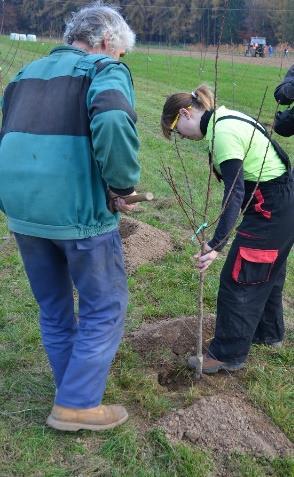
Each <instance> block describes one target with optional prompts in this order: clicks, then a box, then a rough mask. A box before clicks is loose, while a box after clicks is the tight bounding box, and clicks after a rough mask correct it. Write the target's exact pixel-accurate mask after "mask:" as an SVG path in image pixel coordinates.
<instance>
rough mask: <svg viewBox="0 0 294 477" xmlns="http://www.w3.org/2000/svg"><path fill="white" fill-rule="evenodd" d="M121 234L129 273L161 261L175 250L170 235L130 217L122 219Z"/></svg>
mask: <svg viewBox="0 0 294 477" xmlns="http://www.w3.org/2000/svg"><path fill="white" fill-rule="evenodd" d="M120 234H121V237H122V243H123V248H124V256H125V265H126V269H127V272H128V273H133V272H134V271H135V270H136V268H138V267H139V266H140V265H142V264H144V263H148V262H155V261H156V260H159V259H161V258H162V257H164V255H165V254H166V253H167V252H170V251H171V250H172V249H173V244H172V241H171V238H170V236H169V234H168V233H166V232H163V231H162V230H159V229H156V228H155V227H152V226H151V225H148V224H144V223H143V222H140V221H138V220H136V219H132V218H129V217H123V218H122V220H121V222H120Z"/></svg>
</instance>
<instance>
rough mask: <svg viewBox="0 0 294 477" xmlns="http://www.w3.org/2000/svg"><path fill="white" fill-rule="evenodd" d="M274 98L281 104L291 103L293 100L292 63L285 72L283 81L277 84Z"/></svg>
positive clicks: (293, 80) (293, 73) (293, 70)
mask: <svg viewBox="0 0 294 477" xmlns="http://www.w3.org/2000/svg"><path fill="white" fill-rule="evenodd" d="M274 95H275V99H276V101H278V102H279V103H281V104H291V103H292V102H293V101H294V65H292V66H291V68H290V69H289V71H288V73H287V74H286V76H285V78H284V81H283V83H281V84H280V85H279V86H277V88H276V90H275V92H274Z"/></svg>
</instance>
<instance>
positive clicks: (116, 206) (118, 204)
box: [108, 190, 137, 213]
mask: <svg viewBox="0 0 294 477" xmlns="http://www.w3.org/2000/svg"><path fill="white" fill-rule="evenodd" d="M108 194H109V203H108V207H109V210H110V212H112V213H113V212H125V213H126V212H132V210H134V209H135V208H136V207H137V204H126V201H125V199H126V198H127V197H130V196H131V195H137V192H136V191H134V192H132V193H131V194H129V195H125V196H124V197H121V196H119V195H117V194H115V193H114V192H112V191H111V190H109V191H108Z"/></svg>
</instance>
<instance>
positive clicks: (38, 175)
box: [0, 2, 140, 431]
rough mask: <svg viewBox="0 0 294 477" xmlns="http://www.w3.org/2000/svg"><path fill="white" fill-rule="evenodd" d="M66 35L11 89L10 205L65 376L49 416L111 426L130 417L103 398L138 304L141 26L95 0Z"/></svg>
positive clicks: (4, 171)
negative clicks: (135, 213)
mask: <svg viewBox="0 0 294 477" xmlns="http://www.w3.org/2000/svg"><path fill="white" fill-rule="evenodd" d="M64 39H65V45H63V46H59V47H57V48H54V49H53V50H52V51H51V53H50V54H49V55H48V56H46V57H44V58H41V59H39V60H37V61H34V62H32V63H31V64H29V65H28V66H26V67H24V68H23V69H22V70H21V71H20V72H19V73H18V74H17V76H16V77H15V79H14V80H13V81H12V82H11V83H10V84H9V85H8V87H7V88H6V90H5V93H4V102H3V122H2V129H1V136H0V137H1V143H0V207H1V209H2V211H3V212H4V213H5V214H6V216H7V219H8V227H9V229H10V230H11V231H12V232H14V234H15V237H16V241H17V244H18V247H19V249H20V252H21V255H22V259H23V262H24V266H25V270H26V273H27V275H28V278H29V281H30V284H31V288H32V291H33V293H34V296H35V298H36V300H37V302H38V304H39V307H40V326H41V334H42V339H43V344H44V347H45V349H46V352H47V355H48V358H49V362H50V365H51V368H52V370H53V374H54V379H55V383H56V397H55V404H54V406H53V409H52V411H51V414H50V416H49V417H48V419H47V424H48V425H49V426H51V427H54V428H55V429H59V430H63V431H77V430H79V429H90V430H93V431H99V430H104V429H111V428H113V427H115V426H118V425H120V424H122V423H123V422H125V421H126V420H127V418H128V413H127V411H126V409H125V408H124V407H123V406H120V405H103V404H101V401H102V398H103V394H104V390H105V386H106V381H107V377H108V374H109V370H110V366H111V363H112V360H113V359H114V356H115V354H116V351H117V349H118V346H119V344H120V341H121V338H122V335H123V328H124V318H125V314H126V309H127V302H128V291H127V279H126V273H125V269H124V264H123V257H122V246H121V240H120V234H119V231H118V222H119V214H118V213H117V211H130V210H132V208H133V206H131V205H127V204H126V202H125V198H126V197H128V196H129V195H133V194H135V190H134V187H135V185H136V184H137V182H138V180H139V172H140V167H139V163H138V159H137V155H138V148H139V141H138V136H137V131H136V127H135V122H136V113H135V111H134V91H133V85H132V79H131V75H130V72H129V69H128V67H127V66H125V65H124V64H123V63H120V61H119V58H120V56H121V55H123V54H125V52H126V51H127V50H130V49H131V48H132V47H133V45H134V42H135V35H134V33H133V32H132V30H131V29H130V28H129V26H128V25H127V23H126V22H125V20H124V19H123V18H122V16H121V15H120V14H119V13H118V11H117V10H116V9H115V8H111V7H108V6H106V5H103V3H101V2H95V3H94V4H92V5H91V6H86V7H84V8H82V9H80V10H79V11H78V12H77V13H75V14H73V15H72V17H71V19H70V20H69V21H68V23H67V26H66V31H65V35H64ZM73 284H74V285H75V287H76V289H77V291H78V296H79V313H78V319H76V318H75V314H74V299H73Z"/></svg>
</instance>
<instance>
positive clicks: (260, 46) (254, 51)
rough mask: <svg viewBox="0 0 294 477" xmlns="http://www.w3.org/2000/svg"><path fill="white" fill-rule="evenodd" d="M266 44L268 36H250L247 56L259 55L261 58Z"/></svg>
mask: <svg viewBox="0 0 294 477" xmlns="http://www.w3.org/2000/svg"><path fill="white" fill-rule="evenodd" d="M265 46H266V38H265V37H263V36H252V37H251V38H250V42H249V43H248V45H247V49H246V51H245V56H251V57H257V56H259V57H260V58H263V57H264V50H265Z"/></svg>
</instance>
